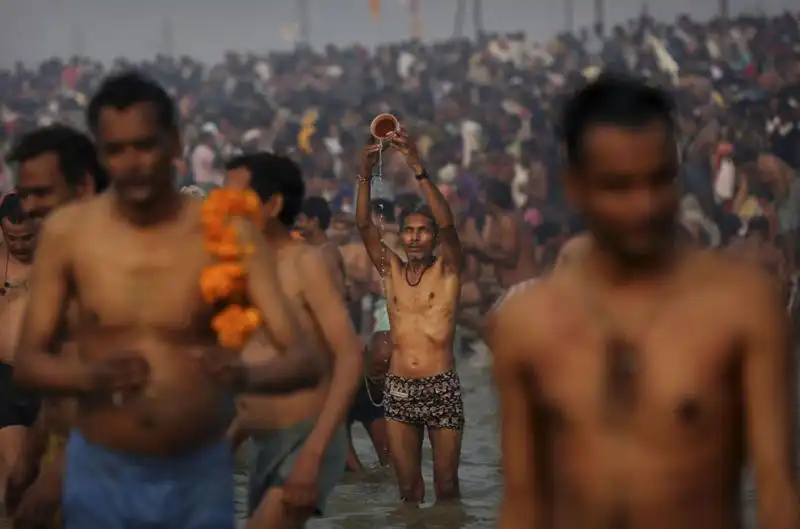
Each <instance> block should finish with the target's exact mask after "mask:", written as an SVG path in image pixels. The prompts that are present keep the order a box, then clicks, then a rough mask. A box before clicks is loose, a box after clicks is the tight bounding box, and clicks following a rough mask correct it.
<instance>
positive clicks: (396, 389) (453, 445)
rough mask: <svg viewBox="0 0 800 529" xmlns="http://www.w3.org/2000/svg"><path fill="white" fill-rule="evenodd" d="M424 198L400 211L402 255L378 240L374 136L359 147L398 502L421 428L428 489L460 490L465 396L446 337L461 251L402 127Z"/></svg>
mask: <svg viewBox="0 0 800 529" xmlns="http://www.w3.org/2000/svg"><path fill="white" fill-rule="evenodd" d="M391 146H392V147H393V148H394V149H396V150H397V151H399V152H400V153H401V154H402V155H403V157H404V158H405V160H406V164H407V165H408V167H409V169H411V170H412V171H414V175H415V178H416V180H417V182H418V184H419V188H420V191H421V192H422V195H423V197H424V199H425V201H424V202H422V201H418V202H414V203H411V204H409V205H408V206H406V207H405V208H403V210H402V211H401V213H400V216H399V219H398V220H399V227H400V232H399V237H398V240H399V243H400V247H401V248H402V250H403V253H404V255H403V256H400V255H398V253H396V252H395V251H394V250H393V249H392V248H391V247H390V246H389V245H388V244H387V242H386V241H385V240H384V238H383V235H382V233H381V230H380V229H379V226H377V225H376V221H375V218H374V217H373V211H372V208H371V203H370V190H371V184H372V178H373V175H374V171H373V170H374V167H375V165H376V164H377V163H378V159H379V156H380V152H381V150H382V149H383V146H382V145H375V144H371V145H368V146H367V147H365V148H364V150H363V151H362V160H361V170H360V174H359V177H358V195H357V203H356V223H357V226H358V230H359V233H360V234H361V239H362V240H363V242H364V246H365V247H366V250H367V253H368V254H369V257H370V260H371V261H372V263H373V265H374V266H375V267H376V268H377V269H378V272H379V273H380V276H381V279H382V282H383V286H384V289H385V294H386V299H387V305H388V308H387V315H388V320H389V321H390V322H391V324H390V327H391V329H390V330H389V332H390V336H391V343H392V355H391V361H390V366H389V374H388V375H387V377H386V389H385V391H384V410H385V415H386V419H387V434H388V440H389V453H390V457H391V459H392V466H393V467H394V470H395V474H396V476H397V481H398V485H399V488H400V496H401V499H402V501H404V502H409V503H421V502H422V501H423V500H424V497H425V484H424V482H423V480H422V472H421V463H422V461H421V459H422V452H421V447H422V441H423V438H424V435H425V430H426V429H427V431H428V437H429V438H430V441H431V445H432V447H433V469H434V470H433V474H434V477H433V479H434V488H435V492H436V498H437V499H438V500H452V499H456V498H458V497H459V496H460V494H461V492H460V488H459V481H458V466H459V461H460V456H461V434H462V430H463V427H464V403H463V400H462V397H461V383H460V380H459V378H458V374H457V373H456V370H455V360H454V358H453V341H454V334H455V316H456V311H457V308H458V299H459V295H460V291H461V272H462V268H463V254H462V251H461V243H460V241H459V238H458V234H457V232H456V228H455V224H454V219H453V213H452V211H451V210H450V206H449V205H448V203H447V201H446V200H445V198H444V196H442V193H441V192H440V191H439V189H438V188H437V187H436V185H435V184H434V183H433V182H431V181H430V179H429V177H428V173H427V172H426V171H425V169H424V168H423V167H422V165H421V162H420V159H419V154H418V151H417V146H416V143H415V142H414V140H413V139H411V138H410V137H409V136H408V135H407V134H406V133H405V131H400V132H399V133H397V134H396V135H394V136H392V138H391Z"/></svg>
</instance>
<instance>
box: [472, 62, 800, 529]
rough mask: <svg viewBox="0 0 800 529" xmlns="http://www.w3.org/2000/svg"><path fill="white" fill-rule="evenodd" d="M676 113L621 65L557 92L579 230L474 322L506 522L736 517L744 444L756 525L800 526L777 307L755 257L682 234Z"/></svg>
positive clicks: (651, 526) (610, 524) (561, 524)
mask: <svg viewBox="0 0 800 529" xmlns="http://www.w3.org/2000/svg"><path fill="white" fill-rule="evenodd" d="M674 114H675V112H674V103H673V101H672V100H671V99H670V97H669V96H668V95H666V94H665V93H664V92H662V91H661V90H659V89H657V88H653V87H650V86H647V85H645V84H643V83H641V82H639V81H636V80H632V79H628V78H625V77H616V76H601V77H600V78H599V79H598V80H596V81H594V82H592V83H589V84H588V85H586V86H585V87H584V88H582V89H581V90H579V91H578V92H577V93H575V94H574V95H572V96H571V98H570V99H569V100H568V101H567V103H566V105H565V109H564V115H563V124H562V127H561V130H562V131H563V133H564V138H563V139H564V144H565V151H566V156H567V160H566V161H567V173H566V176H565V186H566V191H567V196H568V198H569V199H570V201H571V202H572V204H573V205H574V207H575V208H576V209H577V210H578V211H579V212H580V213H581V215H582V216H583V218H584V219H585V220H586V222H587V226H588V233H587V234H586V235H585V236H583V237H582V239H581V240H582V242H581V243H580V244H581V245H585V246H582V248H580V251H578V252H576V253H574V254H573V259H572V260H571V261H569V264H568V265H567V266H563V265H562V266H561V267H560V268H559V269H558V270H557V271H556V272H554V273H552V274H549V275H546V276H543V277H542V278H541V280H540V281H537V282H535V283H530V284H529V285H528V286H527V288H524V289H521V290H519V291H518V292H516V293H515V294H514V295H510V296H508V297H506V299H505V300H504V301H503V303H502V304H501V305H500V306H499V307H497V308H496V309H495V310H494V311H493V313H492V314H491V315H490V316H489V319H488V320H489V321H488V323H487V328H486V335H485V337H486V342H487V344H488V345H489V347H490V349H491V350H492V353H493V355H494V362H493V366H494V377H495V383H496V386H497V390H498V392H499V397H500V415H501V423H502V428H501V437H502V455H503V457H502V459H503V479H504V482H505V483H504V497H503V501H502V505H501V509H500V520H499V524H498V527H499V528H500V529H517V528H519V529H523V528H524V529H529V528H530V527H540V528H548V529H550V528H554V529H559V528H573V527H579V528H581V529H608V528H621V527H624V528H628V529H675V528H688V527H692V528H694V527H697V528H700V527H702V528H704V529H737V528H739V527H742V520H741V514H740V513H741V509H739V501H738V499H739V495H738V491H739V484H740V479H741V476H742V472H741V470H742V465H743V463H744V455H745V452H744V450H745V449H747V451H748V454H749V459H750V460H751V461H752V462H753V466H754V468H755V475H756V483H757V487H758V516H759V527H761V528H764V529H798V527H800V511H799V510H798V495H797V488H796V481H795V469H794V461H793V460H794V457H793V450H794V447H795V445H794V444H793V442H792V437H793V434H794V432H793V431H792V422H793V421H792V412H793V407H792V406H791V402H792V399H793V398H794V394H793V392H792V386H793V380H792V379H793V376H794V370H793V369H792V359H791V354H790V352H791V344H790V332H789V325H788V320H787V318H786V313H785V309H784V307H783V303H782V300H781V297H780V293H779V290H778V289H777V288H775V285H774V283H773V282H772V280H771V279H770V278H769V277H768V276H767V275H766V274H764V273H763V271H762V270H759V269H758V267H754V266H752V265H751V264H749V263H742V262H738V261H737V260H734V259H726V258H725V257H724V256H722V255H720V254H719V253H718V252H708V251H704V250H702V249H699V248H696V247H692V246H688V245H685V244H682V243H681V242H680V240H679V237H678V219H677V210H678V203H679V198H680V186H679V185H678V179H677V175H678V172H679V159H678V151H677V149H676V136H675V135H676V125H675V123H674V121H673V119H674V118H673V116H674ZM743 300H744V301H745V302H744V303H743Z"/></svg>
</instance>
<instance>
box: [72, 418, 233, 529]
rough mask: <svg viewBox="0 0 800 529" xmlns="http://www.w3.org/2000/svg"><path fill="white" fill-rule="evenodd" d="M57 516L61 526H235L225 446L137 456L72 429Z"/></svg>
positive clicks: (230, 466)
mask: <svg viewBox="0 0 800 529" xmlns="http://www.w3.org/2000/svg"><path fill="white" fill-rule="evenodd" d="M62 516H63V527H64V529H95V528H98V529H99V528H101V527H102V528H103V529H130V528H133V527H136V528H147V529H176V528H181V529H234V528H235V525H236V521H235V511H234V501H233V454H231V448H230V445H229V444H228V443H224V442H217V443H214V444H211V445H208V446H206V447H204V448H201V449H199V450H196V451H194V452H191V453H189V454H186V455H182V456H174V457H156V456H141V455H133V454H126V453H122V452H117V451H113V450H109V449H107V448H104V447H102V446H99V445H96V444H93V443H90V442H89V441H87V440H86V439H85V438H84V437H83V436H82V435H81V434H80V432H78V431H73V432H72V434H71V435H70V438H69V441H68V442H67V451H66V470H65V473H64V487H63V496H62Z"/></svg>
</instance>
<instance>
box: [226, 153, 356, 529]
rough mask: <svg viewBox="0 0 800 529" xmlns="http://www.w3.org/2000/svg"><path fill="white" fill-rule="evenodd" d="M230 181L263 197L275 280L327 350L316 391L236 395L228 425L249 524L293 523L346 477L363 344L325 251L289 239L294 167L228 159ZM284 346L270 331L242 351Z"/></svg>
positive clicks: (280, 527)
mask: <svg viewBox="0 0 800 529" xmlns="http://www.w3.org/2000/svg"><path fill="white" fill-rule="evenodd" d="M228 184H229V185H231V186H237V187H240V186H243V185H247V186H249V187H250V188H252V189H253V190H254V191H255V192H256V193H257V194H258V196H259V197H260V198H261V200H262V201H263V202H264V211H265V213H266V215H265V224H264V226H263V227H262V231H263V237H264V238H265V240H266V241H267V242H268V243H269V246H270V248H273V251H274V252H275V254H276V257H277V260H278V279H279V281H280V284H281V287H282V288H283V290H284V292H285V293H286V296H287V298H288V302H289V305H290V310H291V311H292V313H293V314H295V315H296V317H297V318H298V320H299V322H300V325H301V328H302V332H303V333H304V334H305V335H306V336H308V337H310V339H312V340H313V341H314V342H315V344H316V345H317V346H318V347H319V348H320V349H323V350H325V351H327V352H328V353H329V354H330V360H329V362H328V363H329V365H330V366H331V367H330V369H329V370H326V371H327V373H326V376H325V377H324V378H323V379H322V381H321V382H320V383H319V384H318V385H316V387H314V388H313V389H308V390H305V391H298V392H296V393H293V394H291V395H287V396H283V397H270V398H267V397H256V396H246V397H241V398H240V399H239V401H238V406H237V407H238V414H237V418H236V420H235V421H234V425H233V426H232V428H231V431H230V434H229V435H230V437H231V438H232V439H233V440H234V442H235V443H238V442H240V441H241V440H243V438H245V437H249V441H250V443H249V446H248V449H249V457H248V459H249V461H248V471H249V477H250V486H249V491H248V496H249V509H250V515H251V518H250V521H249V524H248V528H249V529H299V528H301V527H304V526H305V523H306V521H307V520H308V519H309V518H310V517H311V516H313V515H314V514H321V513H322V511H323V509H324V507H325V503H326V501H327V499H328V496H329V495H330V493H331V491H332V490H333V488H334V486H335V485H336V484H337V483H338V482H339V480H340V479H341V478H342V476H343V474H344V467H345V459H346V456H347V435H346V433H345V428H344V421H345V419H346V417H347V411H348V410H349V409H350V404H351V402H352V400H353V395H354V394H355V392H356V386H357V385H358V382H359V381H360V380H361V374H362V370H363V363H362V357H361V344H360V342H359V339H358V335H357V334H356V332H355V330H354V329H353V326H352V325H351V324H350V319H349V317H348V314H347V309H346V307H345V304H344V297H343V296H342V293H341V291H340V290H339V287H338V286H337V285H336V281H335V280H334V279H333V277H332V274H331V270H330V267H329V265H328V262H327V260H326V256H325V253H324V250H322V249H320V248H318V247H316V246H315V245H313V244H309V243H308V242H306V241H302V240H294V239H292V238H291V236H290V230H291V228H292V226H293V225H294V224H295V221H296V218H297V216H298V214H299V213H300V211H301V207H302V204H303V195H304V193H305V186H304V184H303V179H302V176H301V174H300V168H299V167H298V166H297V164H295V163H294V162H292V161H291V160H289V159H288V158H285V157H283V156H276V155H273V154H268V153H256V154H250V155H245V156H242V157H239V158H236V159H234V160H232V161H231V162H230V163H229V164H228ZM279 354H280V351H279V349H278V348H277V347H276V344H275V343H274V342H273V341H272V340H271V339H270V338H269V337H268V336H257V337H256V339H254V340H252V341H251V343H250V344H249V345H248V346H247V347H246V348H245V350H244V352H243V356H244V358H245V360H246V361H250V362H263V361H267V360H269V359H271V358H274V357H275V356H276V355H279Z"/></svg>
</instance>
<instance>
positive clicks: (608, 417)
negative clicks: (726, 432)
mask: <svg viewBox="0 0 800 529" xmlns="http://www.w3.org/2000/svg"><path fill="white" fill-rule="evenodd" d="M693 316H695V317H694V319H692V317H693ZM546 346H549V347H550V349H548V350H549V351H552V353H550V354H548V355H546V356H543V357H541V361H540V362H538V363H537V365H536V367H535V375H534V376H535V379H536V381H535V382H536V383H535V387H536V389H537V392H538V393H539V401H540V402H542V403H543V404H544V408H545V409H546V410H547V411H549V412H550V413H551V416H552V417H553V418H554V419H557V421H556V424H557V425H560V426H562V427H564V428H576V429H579V430H580V429H614V428H617V427H620V426H623V425H625V426H629V427H636V426H637V425H638V426H641V427H642V428H641V429H642V430H643V431H647V432H648V434H649V435H653V436H655V437H661V438H663V439H666V438H670V439H674V435H675V434H679V435H699V434H702V433H704V432H709V431H711V430H713V429H714V428H719V427H720V426H721V425H723V424H729V423H730V418H731V416H732V415H731V414H732V413H733V412H734V411H735V408H736V403H737V402H738V399H737V397H738V395H737V389H736V388H737V383H736V373H737V368H738V355H737V347H736V346H737V344H736V341H735V336H734V333H732V332H731V331H730V327H728V326H726V325H725V322H724V321H718V322H715V321H713V320H712V319H710V318H707V317H706V318H705V320H703V318H702V317H697V316H696V315H692V314H689V313H687V314H683V315H682V314H680V313H674V314H670V315H665V317H664V318H662V319H661V320H660V321H659V322H658V323H655V324H653V325H652V326H650V327H649V328H648V329H646V331H644V332H642V333H641V334H638V335H636V336H631V337H629V338H628V339H625V340H620V339H619V338H617V337H613V336H610V335H609V334H608V332H606V331H605V330H604V329H602V328H600V327H599V326H597V325H592V323H591V322H584V325H583V326H582V327H581V328H578V327H573V326H570V325H564V326H561V327H559V325H554V326H553V330H552V332H551V334H549V335H548V343H547V345H546ZM667 436H668V437H667Z"/></svg>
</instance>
